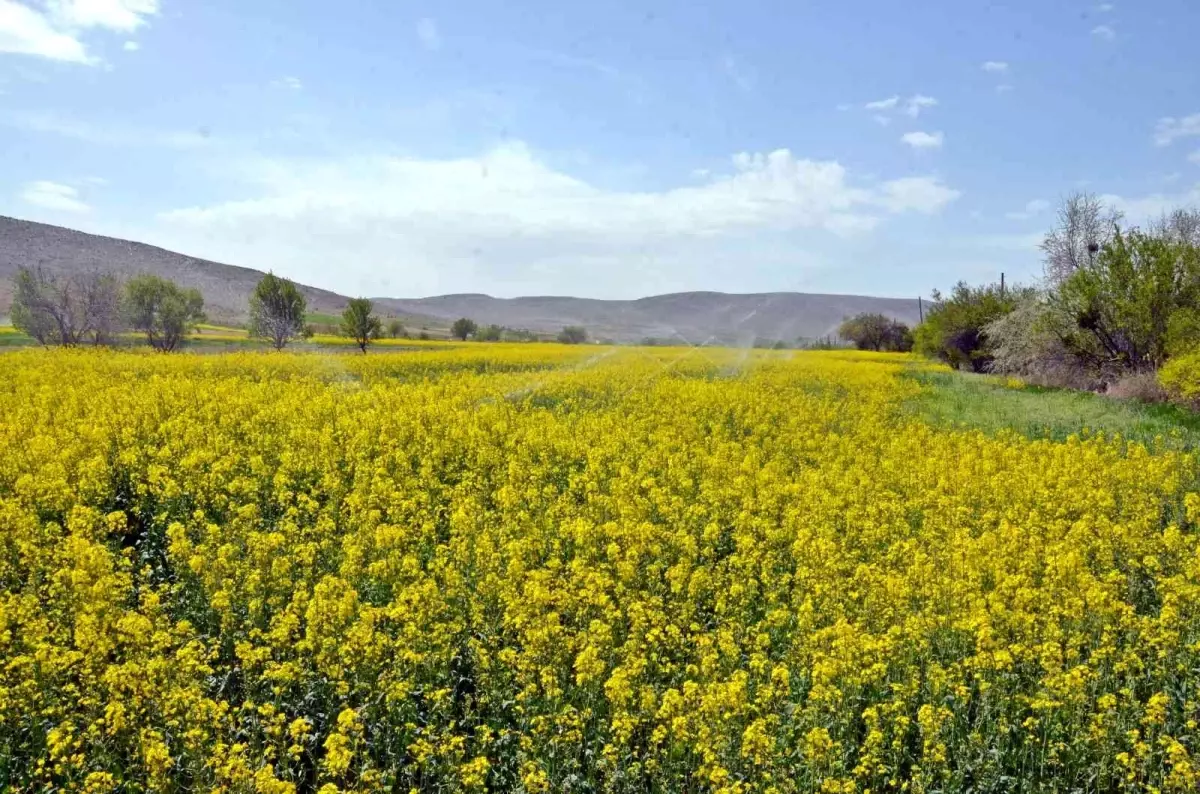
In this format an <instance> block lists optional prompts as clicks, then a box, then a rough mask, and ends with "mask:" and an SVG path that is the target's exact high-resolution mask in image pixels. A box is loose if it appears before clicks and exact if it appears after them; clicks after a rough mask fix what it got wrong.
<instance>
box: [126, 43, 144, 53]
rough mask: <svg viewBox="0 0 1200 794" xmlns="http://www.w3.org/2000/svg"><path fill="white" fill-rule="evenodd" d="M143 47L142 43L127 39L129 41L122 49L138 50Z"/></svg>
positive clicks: (128, 50) (127, 50)
mask: <svg viewBox="0 0 1200 794" xmlns="http://www.w3.org/2000/svg"><path fill="white" fill-rule="evenodd" d="M141 48H142V45H140V44H138V43H137V42H136V41H127V42H125V44H124V46H123V47H122V49H124V50H125V52H137V51H138V50H140V49H141Z"/></svg>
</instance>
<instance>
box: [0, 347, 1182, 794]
mask: <svg viewBox="0 0 1200 794" xmlns="http://www.w3.org/2000/svg"><path fill="white" fill-rule="evenodd" d="M912 366H914V363H913V362H910V361H908V360H906V359H903V358H900V357H887V356H877V355H870V354H851V353H793V352H787V351H780V352H775V351H704V350H664V349H647V350H639V349H629V348H626V349H620V350H618V349H606V348H594V347H558V346H554V345H526V346H516V345H512V346H507V345H477V346H464V347H462V348H458V349H448V350H437V349H432V348H431V349H429V350H420V351H415V352H408V353H389V354H379V355H369V356H347V355H332V356H319V355H304V354H267V353H234V354H227V355H213V356H197V355H177V356H163V355H153V354H150V353H134V352H112V351H60V350H55V351H43V350H25V351H19V352H12V353H7V354H4V355H3V356H0V374H2V375H3V377H0V789H2V790H5V791H8V790H19V791H91V792H105V791H122V792H141V791H158V792H189V793H190V792H210V791H220V792H262V793H263V794H268V793H276V792H277V793H279V794H283V793H285V792H293V791H295V792H309V791H311V792H322V794H333V793H334V792H350V791H361V792H375V791H388V792H392V791H398V792H407V791H410V790H416V791H437V792H456V791H483V790H491V791H526V792H593V791H594V792H600V791H604V792H623V791H639V792H640V791H648V792H684V791H686V792H709V791H712V792H724V793H726V794H732V793H734V792H815V791H821V792H867V791H872V792H881V791H911V792H935V791H936V792H967V791H972V792H1008V791H1046V792H1051V791H1054V792H1068V791H1081V792H1084V791H1095V792H1110V791H1130V792H1133V791H1159V790H1161V791H1179V792H1182V791H1194V790H1195V789H1196V787H1197V785H1198V780H1200V758H1198V757H1197V755H1198V753H1200V746H1198V742H1200V738H1198V737H1200V733H1198V729H1197V721H1200V554H1198V552H1200V549H1198V543H1197V530H1198V524H1200V498H1198V497H1197V495H1196V493H1195V489H1196V482H1197V464H1196V460H1195V458H1194V457H1193V456H1192V455H1191V454H1190V453H1182V452H1172V451H1168V450H1157V451H1148V450H1147V449H1146V448H1145V447H1143V446H1141V445H1138V444H1129V443H1125V442H1122V441H1121V440H1120V439H1105V438H1102V437H1085V438H1082V439H1081V438H1071V439H1068V440H1067V441H1066V442H1055V441H1048V440H1042V441H1033V440H1028V439H1025V438H1022V437H1019V436H1017V435H1016V434H1012V433H1000V434H998V435H984V434H982V433H979V432H970V431H965V430H947V429H937V428H934V427H931V426H929V425H926V424H923V423H922V422H921V421H920V420H919V419H917V418H914V417H912V416H911V415H909V414H906V413H905V412H903V411H901V410H900V406H901V405H902V403H904V401H905V400H906V399H907V398H909V397H910V396H911V395H912V393H913V392H914V391H915V390H918V389H921V388H925V387H923V386H922V385H921V384H919V383H917V382H915V381H913V380H911V379H908V378H904V377H901V371H902V370H904V369H906V368H909V367H912Z"/></svg>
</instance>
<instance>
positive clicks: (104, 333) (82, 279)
mask: <svg viewBox="0 0 1200 794" xmlns="http://www.w3.org/2000/svg"><path fill="white" fill-rule="evenodd" d="M73 282H74V285H75V289H76V291H77V292H78V294H79V300H80V302H81V304H82V311H83V332H82V334H81V340H82V339H84V338H89V337H90V339H91V342H92V344H94V345H107V344H110V343H112V341H113V340H114V339H115V338H116V336H117V334H119V333H120V332H121V330H122V329H123V327H124V323H123V322H122V318H121V282H120V281H118V280H117V278H116V277H115V276H113V275H112V274H109V273H102V272H99V271H92V272H90V273H83V274H81V275H79V276H77V277H75V278H74V279H73Z"/></svg>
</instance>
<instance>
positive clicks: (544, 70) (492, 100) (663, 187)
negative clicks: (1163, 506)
mask: <svg viewBox="0 0 1200 794" xmlns="http://www.w3.org/2000/svg"><path fill="white" fill-rule="evenodd" d="M1197 30H1200V3H1197V2H1195V0H1140V2H1138V3H1136V4H1135V3H1132V2H1126V3H1119V2H1118V3H1095V2H1076V0H1054V2H1046V0H1010V1H1009V2H986V3H985V2H963V1H957V2H953V1H951V0H943V1H941V2H931V1H926V2H916V1H914V2H908V3H898V2H894V0H847V1H846V2H839V3H835V2H828V1H826V0H811V1H806V2H796V1H795V0H792V2H760V1H759V0H742V1H741V2H723V1H722V2H708V3H703V4H696V3H683V2H680V1H679V0H668V1H665V2H643V3H631V2H608V3H592V4H571V3H562V2H561V0H555V2H549V0H546V1H544V2H543V1H542V0H538V1H537V2H532V1H530V0H517V1H516V2H506V3H483V2H478V0H467V1H466V2H451V3H433V2H425V1H424V0H412V1H409V0H403V1H401V2H367V0H344V2H340V3H328V2H315V1H313V0H289V2H283V1H282V0H255V2H250V3H248V2H244V0H242V1H241V2H233V1H231V0H205V2H203V3H201V2H198V1H196V0H0V149H2V151H3V152H4V160H3V162H4V168H3V170H0V214H6V215H13V216H16V217H21V218H28V219H32V220H40V221H45V222H50V223H57V224H61V225H66V226H71V227H75V228H80V229H84V230H86V231H92V232H97V233H102V234H110V235H113V236H119V237H128V238H131V239H137V240H143V241H146V242H150V243H154V244H157V245H162V246H164V247H167V248H171V249H173V250H178V251H181V252H185V253H189V254H193V255H196V256H203V257H207V258H212V259H216V260H218V261H224V262H229V263H233V264H240V265H247V266H251V267H256V268H260V269H267V268H272V269H274V270H275V271H276V272H279V273H283V274H286V275H288V276H291V277H293V278H296V279H298V280H302V281H304V282H306V283H310V284H315V285H318V286H323V287H327V288H331V289H336V290H338V291H340V292H344V293H352V294H368V295H395V296H420V295H430V294H439V293H447V292H487V293H490V294H494V295H500V296H514V295H521V294H575V295H585V296H591V297H612V298H629V297H639V296H642V295H648V294H654V293H660V292H667V291H677V290H693V289H713V290H724V291H730V292H759V291H771V290H800V291H810V292H818V291H819V292H844V293H864V294H875V295H892V296H912V295H917V294H928V292H929V290H930V289H932V288H935V287H940V288H945V287H947V286H949V285H951V284H952V283H953V282H954V281H956V280H958V279H960V278H964V279H967V280H970V281H982V280H991V279H993V278H997V277H998V276H999V273H1000V272H1001V271H1004V272H1006V273H1007V274H1008V276H1009V278H1010V279H1013V280H1017V279H1025V280H1028V279H1032V278H1035V277H1036V276H1037V275H1038V274H1039V273H1040V270H1041V265H1040V261H1039V256H1038V251H1037V247H1036V246H1037V241H1038V240H1039V238H1040V236H1041V234H1042V233H1043V232H1044V231H1045V230H1046V229H1047V228H1048V226H1049V225H1050V224H1051V223H1052V220H1053V208H1054V206H1055V205H1056V204H1057V202H1058V201H1059V200H1060V199H1061V197H1062V196H1064V195H1066V194H1068V193H1070V192H1072V191H1075V190H1081V189H1083V190H1088V191H1092V192H1095V193H1098V194H1101V195H1104V196H1106V197H1107V199H1108V200H1109V201H1110V202H1112V203H1113V204H1115V205H1117V206H1118V207H1120V208H1121V209H1123V210H1125V212H1126V213H1127V215H1128V217H1129V218H1130V219H1131V220H1133V221H1139V220H1144V219H1146V218H1148V217H1151V216H1153V215H1155V214H1157V213H1159V212H1161V211H1163V210H1164V209H1167V208H1170V207H1172V206H1176V205H1200V50H1197V49H1196V47H1195V32H1196V31H1197ZM0 244H3V241H0Z"/></svg>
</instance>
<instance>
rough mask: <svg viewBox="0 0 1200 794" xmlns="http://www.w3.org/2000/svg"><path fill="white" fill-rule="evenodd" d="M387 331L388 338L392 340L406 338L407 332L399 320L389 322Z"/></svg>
mask: <svg viewBox="0 0 1200 794" xmlns="http://www.w3.org/2000/svg"><path fill="white" fill-rule="evenodd" d="M387 330H388V336H390V337H391V338H392V339H400V338H402V337H407V336H408V330H407V329H406V328H405V327H404V323H403V322H401V321H400V320H399V319H393V320H389V321H388V325H387Z"/></svg>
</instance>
